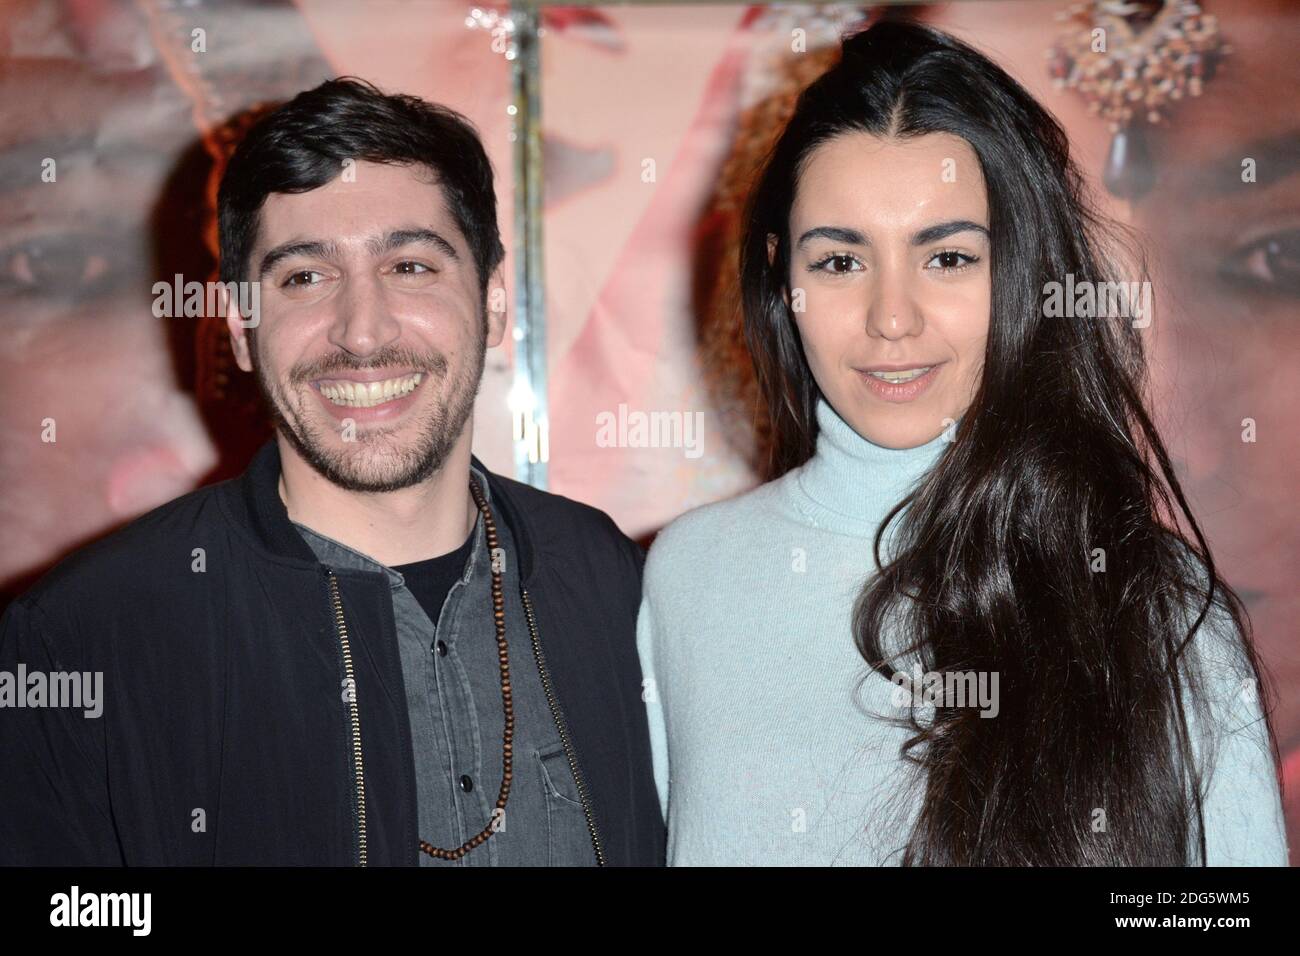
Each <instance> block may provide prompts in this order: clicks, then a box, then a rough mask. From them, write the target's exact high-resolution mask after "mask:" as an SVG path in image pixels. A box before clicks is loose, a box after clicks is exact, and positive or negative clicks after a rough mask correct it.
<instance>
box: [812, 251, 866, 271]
mask: <svg viewBox="0 0 1300 956" xmlns="http://www.w3.org/2000/svg"><path fill="white" fill-rule="evenodd" d="M861 265H862V263H861V262H859V261H858V259H857V257H856V256H850V255H847V254H845V253H834V254H832V255H829V256H826V257H825V258H823V259H819V260H818V261H817V262H814V263H813V264H812V266H811V270H812V271H813V272H829V273H831V274H832V275H842V274H844V273H846V272H857V271H860V270H859V268H858V267H860V266H861Z"/></svg>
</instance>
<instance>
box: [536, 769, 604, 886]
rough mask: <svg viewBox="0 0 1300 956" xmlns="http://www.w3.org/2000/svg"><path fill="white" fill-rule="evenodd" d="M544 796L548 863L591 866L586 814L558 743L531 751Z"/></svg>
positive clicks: (593, 863)
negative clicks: (537, 767) (538, 771)
mask: <svg viewBox="0 0 1300 956" xmlns="http://www.w3.org/2000/svg"><path fill="white" fill-rule="evenodd" d="M533 754H534V759H535V760H536V761H537V763H538V765H539V767H540V769H541V773H540V778H541V781H542V789H543V791H544V796H545V798H546V820H547V825H546V830H547V836H546V839H547V856H548V863H547V865H548V866H594V865H595V863H596V853H595V850H594V849H593V847H592V843H591V831H590V830H589V829H588V827H587V814H586V813H585V812H584V810H583V808H582V799H581V798H580V797H579V795H578V787H577V784H576V783H575V782H574V779H573V771H572V769H571V768H570V766H569V757H568V755H567V754H566V753H565V752H564V745H563V744H561V743H557V744H553V745H551V746H549V747H544V748H543V749H541V750H539V751H534V752H533Z"/></svg>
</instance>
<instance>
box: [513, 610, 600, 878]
mask: <svg viewBox="0 0 1300 956" xmlns="http://www.w3.org/2000/svg"><path fill="white" fill-rule="evenodd" d="M519 593H520V594H521V595H522V596H523V599H524V613H525V614H526V615H527V617H528V630H529V632H530V633H531V634H532V636H533V656H534V657H536V658H537V670H538V672H539V673H540V674H541V675H542V688H543V689H544V690H545V691H546V702H547V703H548V704H549V705H550V707H551V716H552V717H553V718H554V719H555V726H556V727H558V728H559V730H560V742H561V743H563V744H564V755H565V756H566V757H567V758H568V760H569V770H570V771H572V772H573V782H574V783H576V784H577V785H578V796H579V797H580V798H581V799H582V812H583V813H584V814H585V815H586V817H587V829H588V830H590V831H591V845H592V846H594V847H595V848H596V864H597V865H598V866H604V865H605V851H604V849H602V848H601V845H600V836H599V835H598V834H597V833H596V818H595V817H593V816H592V813H591V805H590V803H589V802H588V801H587V785H586V783H585V782H584V781H583V779H582V772H581V771H580V770H579V769H578V761H577V760H576V759H575V758H574V756H573V748H572V747H571V746H570V745H569V731H568V725H567V723H566V722H565V720H564V714H563V712H562V711H561V710H560V704H559V701H557V700H556V699H555V694H554V693H552V690H551V675H550V672H549V671H547V669H546V656H545V655H544V654H542V645H541V642H540V641H538V639H537V624H536V622H535V621H534V620H533V604H532V602H531V601H530V600H529V599H528V590H527V588H524V587H520V588H519Z"/></svg>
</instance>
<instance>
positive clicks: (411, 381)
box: [320, 372, 424, 408]
mask: <svg viewBox="0 0 1300 956" xmlns="http://www.w3.org/2000/svg"><path fill="white" fill-rule="evenodd" d="M422 378H424V373H423V372H416V373H415V374H414V375H407V376H406V377H404V378H390V379H386V380H384V381H382V382H322V383H321V385H320V393H321V394H322V395H324V396H325V397H326V398H328V399H329V400H330V401H331V402H333V403H334V404H335V405H346V406H348V407H349V408H370V407H372V406H374V405H382V404H384V403H385V402H391V401H392V400H393V399H395V398H401V397H402V396H403V395H406V394H409V393H410V392H411V391H412V390H413V389H414V388H415V386H417V385H419V384H420V379H422Z"/></svg>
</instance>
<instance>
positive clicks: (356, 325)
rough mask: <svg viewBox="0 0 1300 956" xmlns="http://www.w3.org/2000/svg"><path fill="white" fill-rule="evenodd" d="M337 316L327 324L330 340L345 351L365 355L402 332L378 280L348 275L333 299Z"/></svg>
mask: <svg viewBox="0 0 1300 956" xmlns="http://www.w3.org/2000/svg"><path fill="white" fill-rule="evenodd" d="M335 308H336V309H337V315H336V316H335V320H334V323H333V324H332V325H331V327H330V342H331V344H333V345H336V346H338V347H339V348H341V349H343V350H344V351H346V352H350V353H351V354H353V355H357V356H363V357H364V356H367V355H371V354H373V353H374V352H377V351H379V350H380V349H382V348H384V347H385V346H387V345H390V344H392V343H393V342H394V341H396V340H397V338H398V336H399V335H400V334H401V323H399V322H398V321H397V319H396V318H394V316H393V313H392V311H391V310H390V309H389V307H388V302H387V300H386V299H385V296H384V290H383V287H382V285H381V284H380V282H379V281H378V279H376V278H375V277H373V276H349V277H348V279H347V280H346V284H345V286H344V288H343V290H342V294H341V295H339V296H338V297H337V298H336V299H335Z"/></svg>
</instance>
